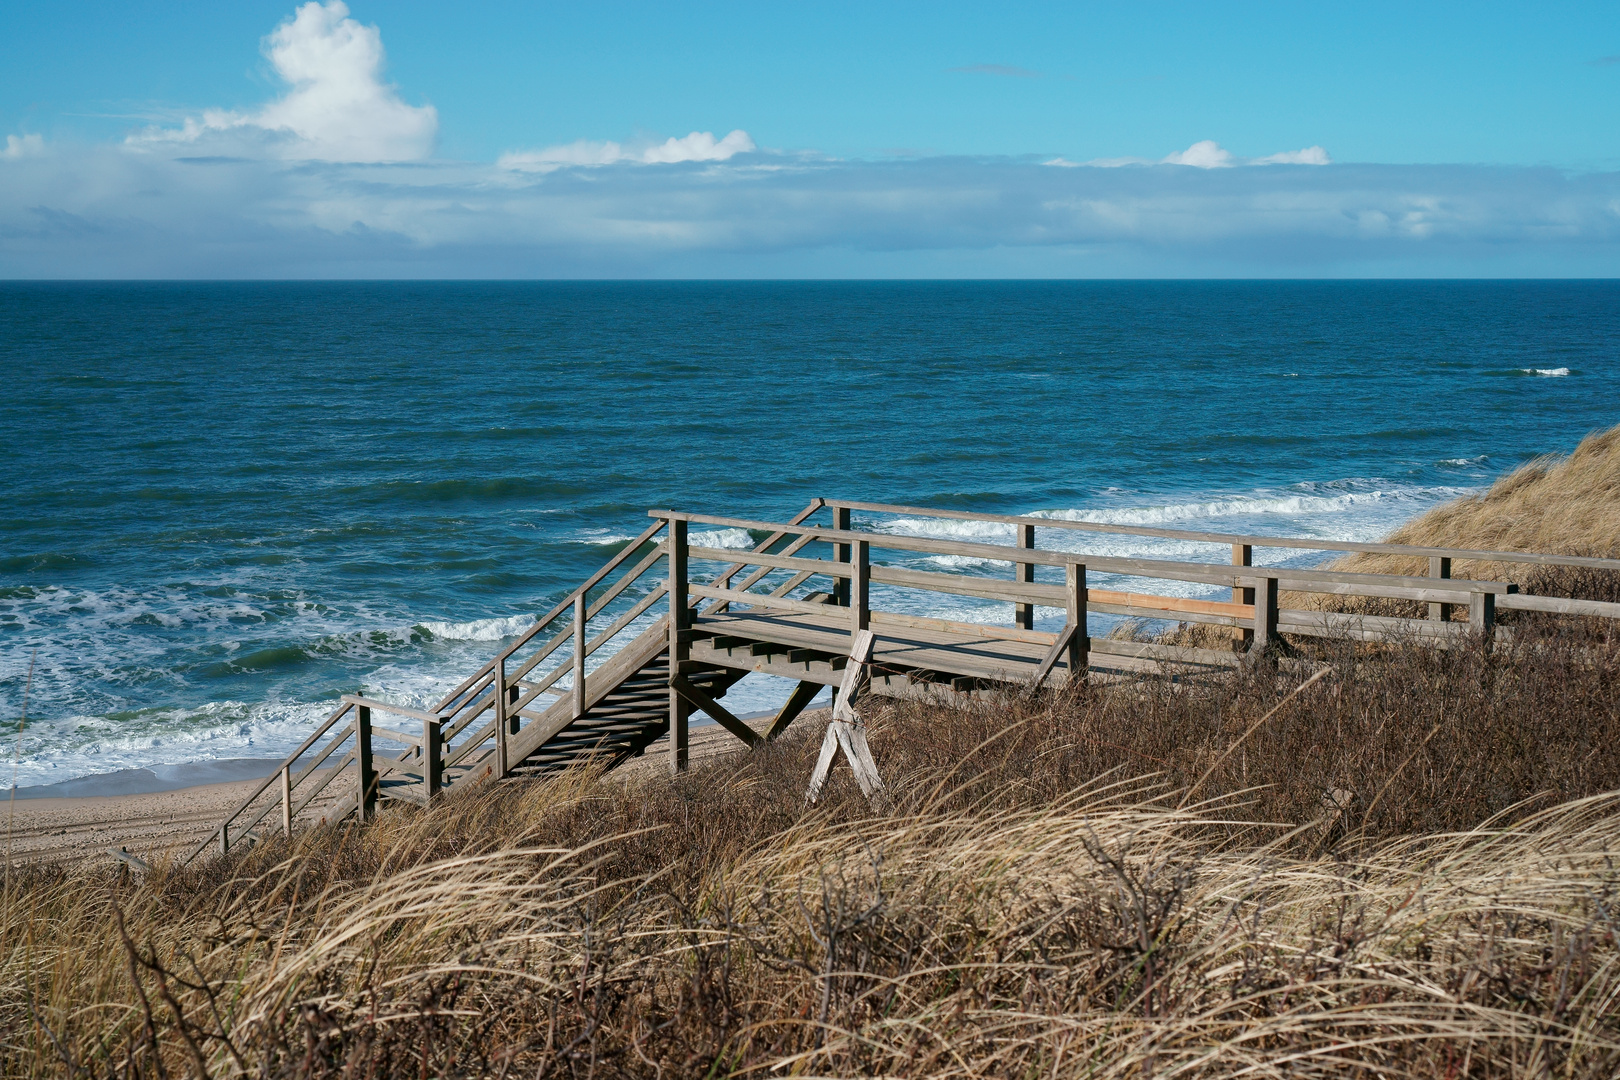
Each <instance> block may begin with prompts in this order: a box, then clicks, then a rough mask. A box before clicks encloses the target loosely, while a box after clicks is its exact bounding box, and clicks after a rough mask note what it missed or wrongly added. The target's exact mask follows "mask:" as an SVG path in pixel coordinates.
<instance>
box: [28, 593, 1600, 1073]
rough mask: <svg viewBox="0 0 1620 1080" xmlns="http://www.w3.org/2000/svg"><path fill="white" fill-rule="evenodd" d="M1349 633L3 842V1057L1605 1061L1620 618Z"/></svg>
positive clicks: (1432, 1067)
mask: <svg viewBox="0 0 1620 1080" xmlns="http://www.w3.org/2000/svg"><path fill="white" fill-rule="evenodd" d="M1329 662H1330V664H1331V667H1330V668H1327V669H1325V673H1324V674H1322V675H1320V676H1319V677H1317V678H1315V679H1314V680H1312V681H1309V682H1308V684H1307V680H1306V677H1305V676H1302V675H1298V674H1293V673H1289V672H1281V671H1278V670H1276V669H1272V668H1268V667H1265V666H1263V665H1261V666H1255V667H1251V668H1249V669H1246V670H1244V671H1240V672H1237V673H1234V674H1232V675H1231V676H1229V677H1223V678H1221V679H1218V680H1213V681H1208V682H1194V683H1186V684H1170V683H1167V682H1164V681H1157V682H1151V681H1144V682H1141V683H1138V684H1129V685H1126V686H1122V687H1116V688H1114V689H1111V690H1108V691H1100V690H1087V689H1081V690H1079V691H1077V692H1074V693H1070V694H1061V695H1047V696H1043V697H1038V698H1035V699H1031V700H1028V701H1011V702H1002V703H999V704H995V705H990V704H981V705H977V706H973V707H969V708H963V709H956V710H948V709H943V708H940V707H938V706H926V705H921V704H909V703H890V704H884V705H879V704H878V703H877V702H875V701H874V702H873V703H872V705H871V716H870V724H871V729H872V746H873V750H874V754H875V756H876V758H877V760H878V762H879V764H880V767H881V768H882V769H883V771H884V773H885V776H886V779H887V781H888V783H889V785H890V787H891V791H892V796H893V805H892V806H891V807H890V808H888V810H887V811H886V812H884V813H881V814H879V813H874V812H873V811H872V809H871V808H869V807H868V805H867V804H866V802H865V801H864V800H863V799H862V798H861V796H860V795H859V793H858V791H857V789H856V788H855V785H854V783H853V781H852V779H851V778H850V775H849V773H848V771H847V769H840V770H836V771H835V773H834V780H833V782H832V783H831V784H830V786H829V793H828V795H827V796H826V797H825V798H824V799H823V801H822V803H821V805H819V806H817V807H814V808H806V807H805V805H804V802H803V791H804V786H805V783H806V780H807V778H808V776H809V773H810V770H811V765H812V762H813V760H814V755H815V751H816V748H817V742H818V739H817V736H818V735H819V731H818V730H816V725H814V724H809V725H806V726H805V728H804V729H803V730H802V731H799V732H798V733H796V734H795V733H791V732H790V734H789V736H788V737H785V738H784V739H782V740H781V741H779V742H778V743H776V744H773V745H771V746H768V747H765V748H763V749H761V750H758V751H754V752H740V753H738V754H737V755H734V756H732V757H729V758H723V759H721V760H719V761H716V762H714V763H712V764H709V765H707V766H704V767H701V768H697V769H694V770H693V771H692V772H691V773H689V774H687V775H685V776H683V777H681V778H679V779H676V780H674V781H671V780H668V779H665V778H662V777H656V776H649V775H642V776H640V777H632V778H622V777H617V776H615V775H614V774H609V775H606V776H600V775H595V774H592V773H590V772H588V771H579V772H575V773H572V774H569V775H565V776H561V777H558V778H556V779H553V780H550V781H547V782H542V783H532V782H531V783H522V782H516V783H506V784H501V785H498V786H495V787H492V788H489V789H487V790H473V791H467V792H463V793H460V794H455V793H452V794H451V795H450V796H448V797H447V798H446V799H445V800H444V801H443V802H442V803H440V804H438V805H436V806H435V807H434V808H432V809H430V810H422V809H418V808H415V807H411V806H402V805H401V806H393V807H391V808H389V809H387V810H386V811H385V812H383V813H382V814H380V815H379V817H378V818H377V819H376V820H375V821H374V822H372V823H371V824H368V825H356V824H353V823H350V824H346V825H343V826H339V827H329V828H313V829H308V830H305V831H303V832H301V833H298V834H295V836H294V837H293V838H292V839H291V840H286V839H283V838H279V837H272V838H268V839H266V841H265V842H263V843H261V844H259V845H257V846H255V847H253V848H251V849H249V850H244V851H240V852H238V853H234V854H233V855H232V856H231V857H229V858H224V859H221V858H214V859H210V860H201V861H199V862H198V863H196V864H194V865H192V866H191V867H185V868H181V867H176V866H171V865H158V866H155V867H154V869H153V870H152V871H151V872H150V873H149V874H145V875H132V874H131V872H129V871H127V870H124V869H122V868H117V869H108V868H98V867H91V866H40V867H32V868H26V869H23V870H20V871H13V872H12V873H11V874H10V875H9V876H8V877H7V879H6V883H5V893H4V905H3V914H0V1033H3V1034H0V1070H3V1072H4V1074H5V1075H7V1076H61V1077H68V1076H81V1075H83V1076H125V1077H137V1076H139V1077H166V1076H177V1077H178V1076H186V1075H201V1074H207V1075H252V1076H289V1077H313V1076H376V1077H395V1076H398V1077H405V1076H410V1077H450V1076H486V1075H498V1076H525V1077H528V1076H581V1077H583V1076H638V1077H640V1076H646V1077H675V1076H681V1077H684V1076H743V1075H771V1076H776V1075H802V1076H834V1075H836V1076H849V1075H894V1076H962V1077H971V1076H998V1077H1000V1076H1009V1077H1010V1076H1018V1077H1024V1076H1104V1077H1113V1076H1121V1077H1124V1076H1130V1077H1136V1076H1143V1077H1146V1076H1196V1077H1216V1076H1238V1075H1259V1076H1277V1077H1281V1076H1289V1077H1297V1076H1319V1075H1321V1076H1325V1075H1333V1076H1338V1075H1350V1076H1358V1075H1359V1076H1369V1077H1370V1076H1384V1077H1389V1076H1424V1077H1429V1076H1450V1077H1486V1076H1489V1077H1520V1076H1524V1077H1529V1076H1535V1077H1542V1076H1558V1077H1566V1076H1568V1077H1604V1078H1608V1077H1613V1076H1615V1075H1616V1074H1617V1072H1620V948H1617V946H1620V942H1617V938H1616V935H1617V933H1620V792H1617V789H1620V753H1617V751H1616V747H1617V746H1620V648H1617V647H1616V646H1615V645H1614V643H1612V642H1610V641H1609V640H1608V639H1607V638H1605V637H1603V636H1601V635H1597V634H1594V633H1593V632H1591V631H1589V630H1582V629H1580V628H1579V627H1577V628H1574V629H1570V628H1569V627H1558V626H1554V625H1553V624H1548V625H1547V626H1545V627H1541V628H1538V629H1537V631H1536V632H1535V633H1533V634H1525V635H1521V636H1520V637H1519V638H1517V639H1516V640H1515V642H1514V643H1513V644H1512V646H1511V647H1506V648H1503V647H1498V648H1497V649H1496V650H1494V651H1492V652H1491V653H1489V654H1487V653H1486V652H1484V651H1483V650H1472V649H1459V650H1449V651H1439V650H1425V649H1418V648H1412V649H1401V648H1397V649H1392V650H1385V651H1382V652H1380V653H1379V654H1378V655H1376V656H1367V655H1362V654H1355V653H1351V652H1349V651H1346V652H1345V653H1344V654H1343V655H1338V656H1333V657H1330V658H1329Z"/></svg>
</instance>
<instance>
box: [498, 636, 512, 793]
mask: <svg viewBox="0 0 1620 1080" xmlns="http://www.w3.org/2000/svg"><path fill="white" fill-rule="evenodd" d="M506 734H507V733H506V657H504V656H499V657H496V658H495V779H497V780H504V779H506V773H507V770H508V769H509V768H510V767H511V766H510V764H509V763H508V762H507V760H506Z"/></svg>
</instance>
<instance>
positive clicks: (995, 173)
mask: <svg viewBox="0 0 1620 1080" xmlns="http://www.w3.org/2000/svg"><path fill="white" fill-rule="evenodd" d="M689 138H690V137H689ZM676 141H677V142H680V141H681V140H676ZM664 145H667V144H664ZM718 145H719V142H718V141H717V143H716V146H718ZM602 156H603V157H607V156H609V155H608V154H607V152H603V154H602ZM651 160H652V159H649V158H647V157H646V156H645V155H643V156H640V157H634V156H632V157H631V158H630V159H628V160H626V159H624V158H622V157H617V156H616V157H614V158H613V160H612V161H609V162H605V163H597V162H584V163H573V164H565V163H562V162H558V161H555V160H548V161H547V162H545V163H544V166H545V167H536V168H534V169H520V168H513V167H509V166H507V167H503V166H501V165H490V164H476V163H454V162H422V163H415V164H409V165H399V164H353V163H336V162H327V163H321V162H308V161H302V162H289V161H281V160H276V159H272V158H264V159H248V158H220V157H197V156H191V155H179V154H176V155H173V156H170V155H163V154H157V153H153V152H150V151H145V152H131V151H129V150H127V149H123V148H118V147H89V148H77V149H73V148H64V147H60V146H55V145H51V146H46V147H45V148H44V151H43V152H41V153H29V154H22V155H18V156H15V157H11V156H7V157H5V158H3V159H0V275H4V276H7V277H57V276H65V277H125V276H136V277H140V276H159V277H483V276H497V277H553V276H556V277H576V276H587V277H598V276H601V277H618V276H627V277H642V276H743V277H746V276H779V277H793V276H848V277H861V276H1003V275H1011V276H1019V275H1034V276H1082V277H1084V276H1161V275H1167V276H1205V275H1215V276H1221V275H1239V276H1274V275H1280V276H1333V275H1340V274H1368V273H1370V274H1384V275H1387V274H1411V275H1435V274H1438V275H1443V276H1493V275H1494V276H1501V275H1506V276H1521V275H1526V276H1528V275H1540V274H1554V275H1562V274H1574V275H1577V276H1584V275H1601V276H1610V275H1613V274H1616V273H1620V174H1614V173H1602V174H1588V175H1581V176H1574V175H1568V174H1565V173H1562V172H1559V171H1556V170H1552V169H1531V168H1501V167H1479V166H1396V165H1344V164H1338V165H1327V166H1317V165H1310V166H1307V165H1295V164H1274V165H1270V166H1267V167H1264V168H1258V167H1257V168H1192V167H1188V166H1186V165H1178V164H1155V165H1146V166H1138V167H1134V168H1099V167H1092V168H1086V167H1076V168H1049V167H1047V166H1045V165H1043V164H1041V163H1038V162H1034V161H1024V160H1009V159H968V158H927V159H921V160H912V161H899V162H868V161H832V160H826V159H800V158H791V157H787V156H784V155H766V154H758V153H755V154H747V153H739V154H737V155H735V156H734V157H732V158H730V159H727V160H703V159H701V158H700V159H695V160H687V161H677V162H675V163H671V164H661V163H654V164H651V165H649V164H648V162H649V161H651Z"/></svg>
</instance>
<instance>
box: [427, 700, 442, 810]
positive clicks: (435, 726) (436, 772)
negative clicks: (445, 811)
mask: <svg viewBox="0 0 1620 1080" xmlns="http://www.w3.org/2000/svg"><path fill="white" fill-rule="evenodd" d="M439 724H440V722H439V721H437V720H423V721H422V783H423V784H424V785H425V786H426V787H427V798H428V802H432V801H433V797H434V796H435V795H437V794H438V793H439V789H440V788H442V787H443V786H444V745H443V743H444V740H443V739H442V737H441V731H442V729H441V728H440V726H439Z"/></svg>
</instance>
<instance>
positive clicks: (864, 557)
mask: <svg viewBox="0 0 1620 1080" xmlns="http://www.w3.org/2000/svg"><path fill="white" fill-rule="evenodd" d="M853 546H854V548H855V552H854V557H853V558H852V559H851V560H850V564H849V568H850V570H852V571H853V572H854V573H853V574H852V576H851V577H849V578H848V581H849V632H850V635H851V636H853V635H856V634H859V633H860V632H861V631H862V630H865V629H867V628H868V627H870V626H871V625H872V545H871V544H870V543H869V542H868V541H865V540H857V541H855V543H854V545H853Z"/></svg>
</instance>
